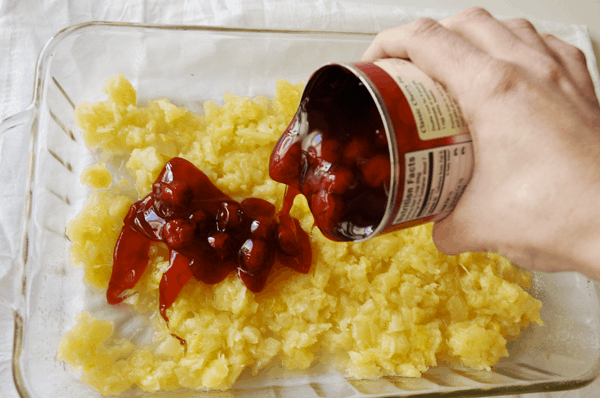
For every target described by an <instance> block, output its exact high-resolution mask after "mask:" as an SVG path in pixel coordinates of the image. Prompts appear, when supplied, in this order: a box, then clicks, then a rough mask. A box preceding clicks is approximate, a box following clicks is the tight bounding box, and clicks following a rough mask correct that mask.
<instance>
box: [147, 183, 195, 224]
mask: <svg viewBox="0 0 600 398" xmlns="http://www.w3.org/2000/svg"><path fill="white" fill-rule="evenodd" d="M152 188H153V189H152V190H153V192H158V193H154V195H155V197H154V210H155V211H156V213H157V214H158V215H159V216H160V217H162V218H165V219H171V218H180V217H182V216H183V215H185V214H186V213H187V209H188V208H189V206H190V204H191V202H192V197H193V192H192V188H191V187H190V186H189V185H188V183H186V182H185V181H172V182H170V183H168V184H164V183H154V184H153V186H152Z"/></svg>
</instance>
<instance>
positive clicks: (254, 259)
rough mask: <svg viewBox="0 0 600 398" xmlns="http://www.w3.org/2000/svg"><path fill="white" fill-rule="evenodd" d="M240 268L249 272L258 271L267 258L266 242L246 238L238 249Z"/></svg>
mask: <svg viewBox="0 0 600 398" xmlns="http://www.w3.org/2000/svg"><path fill="white" fill-rule="evenodd" d="M239 257H240V263H241V266H242V269H243V270H244V271H246V272H247V273H250V274H255V273H257V272H259V271H260V270H261V269H262V268H263V267H264V266H265V265H266V264H267V261H268V259H269V255H268V248H267V243H266V242H265V241H264V240H262V239H248V240H246V241H245V242H244V244H243V245H242V248H241V249H240V251H239Z"/></svg>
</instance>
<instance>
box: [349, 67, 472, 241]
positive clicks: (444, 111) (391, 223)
mask: <svg viewBox="0 0 600 398" xmlns="http://www.w3.org/2000/svg"><path fill="white" fill-rule="evenodd" d="M348 67H349V68H351V69H353V70H355V71H356V73H357V75H358V76H360V77H361V78H362V79H363V81H364V82H365V84H366V85H368V86H369V87H370V89H371V92H372V95H373V98H374V100H375V102H376V103H377V104H378V108H379V110H380V114H381V117H382V119H384V120H385V121H386V126H387V133H388V135H389V136H390V138H391V141H390V142H392V143H393V145H392V148H390V158H391V159H392V165H393V168H394V180H395V181H394V182H395V183H393V184H392V189H391V192H390V201H389V202H388V207H387V209H386V214H385V216H384V218H383V220H382V223H381V225H380V226H379V227H378V228H377V233H381V232H390V231H393V230H396V229H401V228H407V227H411V226H413V225H418V224H423V223H426V222H431V221H436V220H440V219H442V218H444V217H445V216H447V215H448V214H449V213H450V212H451V211H452V209H454V207H455V205H456V203H457V201H458V199H459V198H460V196H461V194H462V193H463V191H464V190H465V188H466V185H467V183H468V182H469V180H470V178H471V174H472V171H473V148H472V142H471V135H470V134H469V130H468V127H467V124H466V122H465V119H464V116H463V113H462V110H461V109H460V107H459V105H458V102H457V101H456V100H455V99H454V98H452V97H451V96H450V94H448V92H447V91H446V90H445V88H444V87H443V86H442V85H441V84H440V83H438V82H436V81H434V80H433V79H432V78H430V77H429V76H427V74H425V73H424V72H423V71H421V70H420V69H419V68H417V67H416V66H415V65H414V64H412V63H411V62H409V61H406V60H402V59H394V58H390V59H382V60H379V61H376V62H374V63H372V64H362V63H357V64H353V65H350V66H348Z"/></svg>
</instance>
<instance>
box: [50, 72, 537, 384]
mask: <svg viewBox="0 0 600 398" xmlns="http://www.w3.org/2000/svg"><path fill="white" fill-rule="evenodd" d="M301 90H302V85H301V84H299V85H292V84H290V83H288V82H285V81H279V82H278V83H277V87H276V96H275V98H274V99H268V98H266V97H257V98H254V99H249V98H242V97H236V96H233V95H231V94H226V95H225V104H224V105H223V106H217V105H216V104H215V103H213V102H211V101H208V102H206V103H205V104H204V115H202V116H200V115H196V114H193V113H192V112H190V111H188V110H187V109H185V108H183V107H178V106H176V105H174V104H172V103H170V102H169V101H167V100H165V99H159V100H153V101H149V102H148V103H147V104H146V105H144V106H137V105H136V93H135V91H134V89H133V87H132V86H131V84H130V83H129V82H128V81H127V80H126V79H125V78H124V77H123V76H122V75H117V76H116V77H113V78H111V79H110V80H109V81H108V83H107V85H106V87H105V93H106V94H107V96H108V100H107V101H105V102H100V103H96V104H89V103H88V104H82V105H79V106H78V107H77V108H76V111H75V116H76V121H77V124H78V126H79V127H80V128H81V129H82V131H83V136H84V139H85V141H86V143H87V145H88V146H89V147H90V148H93V149H99V150H100V151H99V153H100V154H101V158H102V159H101V161H102V162H110V161H111V159H112V157H113V156H121V158H122V156H127V157H128V158H127V159H128V160H127V161H126V163H125V165H126V168H127V170H128V171H129V172H130V175H131V179H132V186H133V187H135V189H136V190H137V193H138V195H139V197H143V196H145V195H146V194H148V193H149V192H150V190H151V185H152V182H153V181H154V180H155V179H156V177H157V175H158V173H159V172H160V170H161V168H162V167H163V166H164V164H165V163H166V162H167V161H168V160H169V159H170V158H172V157H174V156H180V157H183V158H185V159H188V160H189V161H191V162H192V163H193V164H195V165H196V166H197V167H198V168H200V169H201V170H203V171H204V172H205V173H206V174H207V175H208V176H209V178H211V180H212V181H213V183H214V184H215V185H216V186H217V187H218V188H220V189H221V190H223V191H224V192H225V193H227V194H229V195H230V196H233V197H235V196H238V197H243V196H254V197H259V198H263V199H266V200H268V201H271V202H272V203H274V204H275V205H276V206H278V207H280V206H281V204H282V203H281V202H282V197H283V193H284V190H285V187H284V186H283V185H282V184H279V183H275V182H274V181H272V180H271V179H270V178H269V176H268V169H267V168H268V163H269V161H268V160H269V156H270V152H271V149H272V147H273V146H274V144H275V142H276V140H277V139H278V137H279V136H280V135H281V134H282V132H283V131H284V129H285V128H286V127H287V124H288V123H289V121H290V120H291V118H292V116H293V115H294V113H295V111H296V108H297V105H298V101H299V98H300V94H301ZM106 173H107V172H106V169H105V167H104V165H103V164H99V165H98V166H93V167H92V168H91V169H88V170H86V172H85V173H84V176H82V180H83V181H84V182H85V183H87V184H88V185H90V187H91V188H93V189H92V194H91V198H90V200H89V202H88V203H87V205H86V207H85V208H84V209H83V210H82V212H81V213H80V214H79V216H78V217H77V218H76V219H75V220H73V221H72V222H71V223H70V224H69V227H68V229H67V234H68V236H69V238H70V239H71V241H72V246H71V261H72V262H73V263H74V264H76V265H78V266H81V267H83V268H84V269H85V282H86V283H88V284H90V285H93V286H95V287H98V288H101V289H106V287H107V285H108V281H109V279H110V272H111V266H112V252H113V248H114V245H115V242H116V239H117V237H118V235H119V231H120V228H121V226H122V225H123V217H124V216H125V214H126V213H127V211H128V208H129V206H130V205H131V204H132V203H133V201H134V199H135V200H137V198H129V197H126V196H124V195H122V194H121V189H120V188H121V186H122V185H119V184H122V182H121V183H119V184H114V183H113V184H112V186H111V187H108V185H109V184H110V181H111V179H110V178H109V176H107V174H106ZM292 215H293V216H295V217H297V218H298V219H299V220H300V221H301V224H302V226H303V227H304V228H305V229H306V230H307V231H310V232H311V237H312V246H313V253H314V262H313V266H312V269H311V271H310V273H309V274H308V275H301V274H298V273H295V272H292V271H290V270H287V269H285V268H284V267H283V266H281V265H276V266H275V268H274V271H272V273H273V275H272V278H271V279H272V280H270V284H269V285H268V288H267V289H266V290H265V291H264V292H262V293H259V294H254V293H252V292H250V291H249V290H247V289H246V287H245V286H244V284H243V283H242V282H241V281H240V280H239V279H238V277H237V276H236V275H235V274H231V275H229V277H227V278H226V279H225V280H224V281H223V282H221V283H219V284H216V285H212V286H209V285H205V284H202V283H200V282H196V281H191V282H190V283H188V285H186V286H185V287H184V289H183V291H182V292H181V294H180V295H179V297H178V299H177V300H176V301H175V303H174V304H173V306H172V307H171V308H170V309H169V310H168V311H167V316H168V317H169V320H170V322H169V325H168V326H167V324H166V323H165V322H164V321H163V319H162V318H161V317H160V316H157V313H158V285H159V282H160V278H161V275H162V272H164V270H165V269H166V268H167V266H168V252H167V250H166V248H165V247H164V246H161V245H159V244H157V245H156V246H154V247H153V248H152V249H151V258H152V260H151V264H150V265H149V267H148V269H147V271H146V272H145V273H144V275H143V276H142V278H141V280H140V281H139V282H138V284H137V285H136V289H135V290H136V292H137V294H135V295H134V296H132V297H131V298H129V299H127V300H126V302H127V305H129V306H131V307H132V308H131V310H132V312H133V311H137V312H140V313H149V314H154V316H151V317H150V318H149V319H150V320H151V322H152V323H153V327H154V328H155V329H156V332H155V337H154V339H155V341H156V342H157V345H154V346H153V347H146V346H136V345H134V344H132V343H131V342H129V341H127V340H122V339H121V337H120V336H117V335H115V333H114V330H113V328H114V327H113V325H112V323H111V322H110V321H103V320H98V319H95V318H92V317H91V315H90V314H89V313H87V312H82V313H81V314H79V316H78V317H77V324H76V326H75V327H74V328H73V329H72V330H70V331H69V332H67V333H66V334H65V335H64V337H63V339H62V342H61V344H60V346H59V348H58V354H59V356H58V357H59V359H60V360H62V361H65V362H66V363H68V364H69V365H70V366H71V367H73V368H74V369H76V370H81V371H82V378H81V380H82V382H84V383H87V384H89V385H90V386H92V387H93V388H94V389H96V390H98V391H100V392H101V393H102V394H105V395H110V394H119V393H121V392H122V391H124V390H126V389H129V388H131V387H133V386H137V387H138V388H139V389H141V390H143V391H157V390H173V389H178V388H181V387H185V388H191V389H221V390H222V389H228V388H230V387H231V386H232V385H233V383H234V382H235V381H236V379H237V378H238V376H239V375H240V373H241V372H242V371H243V370H244V369H246V368H248V369H250V370H251V371H252V373H253V374H256V373H257V372H258V371H260V370H261V369H263V368H265V367H267V366H268V365H269V364H273V363H275V362H276V361H277V362H279V363H281V364H283V366H285V367H286V368H290V369H295V368H296V369H298V368H299V369H306V368H308V367H309V366H310V365H311V364H312V363H313V362H314V361H315V360H318V358H319V355H321V353H323V352H326V353H329V354H333V355H336V357H337V358H338V359H339V361H338V366H340V367H341V368H343V369H345V372H346V375H347V376H348V377H355V378H376V377H381V376H386V375H401V376H409V377H419V376H420V375H421V373H422V372H424V371H426V370H427V369H428V368H429V367H431V366H435V365H436V364H437V363H438V360H439V359H440V358H444V359H445V360H450V361H456V362H457V363H462V364H463V365H465V366H470V367H473V368H476V369H490V367H491V366H493V365H494V364H496V363H497V362H498V360H499V359H500V358H501V357H502V356H506V355H507V350H506V343H507V340H512V339H515V338H517V337H518V335H519V334H520V333H521V330H523V329H525V328H526V327H527V326H528V325H529V324H530V323H531V322H535V323H538V324H540V325H541V324H542V321H541V319H540V315H539V310H540V308H541V305H542V304H541V303H540V302H539V301H538V300H536V299H534V298H533V297H531V296H530V295H529V294H528V293H527V292H526V290H525V289H526V288H527V287H528V285H529V280H530V277H529V276H528V275H527V274H526V273H525V272H524V271H522V270H519V269H517V268H516V267H515V266H513V265H512V264H511V263H510V262H508V261H507V260H506V259H504V258H502V257H500V256H499V255H497V254H493V253H478V254H474V253H465V254H462V255H458V256H453V257H448V256H445V255H442V254H441V253H440V252H438V250H437V249H436V248H435V246H434V245H433V243H432V241H431V225H425V226H419V227H415V228H411V229H407V230H404V231H398V232H395V233H392V234H386V235H382V236H380V237H377V238H374V239H371V240H369V241H366V242H363V243H334V242H331V241H328V240H327V239H325V238H324V237H323V235H322V234H321V233H320V232H319V230H318V229H316V228H312V226H313V218H312V215H311V213H310V211H309V208H308V205H307V203H306V200H305V199H304V197H300V196H299V197H297V198H296V200H295V202H294V209H293V211H292ZM174 336H178V337H180V338H182V339H184V340H185V342H186V344H185V346H184V345H182V344H180V341H179V340H178V339H177V338H175V337H174Z"/></svg>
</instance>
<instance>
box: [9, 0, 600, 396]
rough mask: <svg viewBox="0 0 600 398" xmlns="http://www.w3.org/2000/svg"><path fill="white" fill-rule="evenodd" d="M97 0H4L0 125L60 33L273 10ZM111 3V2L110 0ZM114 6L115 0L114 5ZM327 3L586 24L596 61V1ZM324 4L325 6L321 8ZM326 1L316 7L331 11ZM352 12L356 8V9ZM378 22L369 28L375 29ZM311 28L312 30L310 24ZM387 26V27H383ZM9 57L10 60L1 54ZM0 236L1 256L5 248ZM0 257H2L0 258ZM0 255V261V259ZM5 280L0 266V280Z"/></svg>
mask: <svg viewBox="0 0 600 398" xmlns="http://www.w3.org/2000/svg"><path fill="white" fill-rule="evenodd" d="M103 3H104V2H97V1H94V0H77V1H65V0H18V1H17V0H4V1H0V48H2V51H3V56H1V57H0V120H2V119H4V118H6V117H8V116H10V115H12V114H15V113H17V112H19V111H21V110H23V109H25V108H26V107H27V106H28V105H29V103H30V101H31V94H32V89H33V87H32V86H33V77H34V71H35V61H36V58H37V54H38V53H39V51H40V50H41V48H42V46H43V45H44V43H45V42H46V41H47V40H48V39H49V38H50V37H51V36H52V35H53V34H54V33H56V32H57V31H59V30H60V29H62V28H64V27H66V26H68V25H71V24H74V23H81V22H86V21H91V20H107V21H128V22H146V23H158V22H161V23H171V24H219V22H220V21H223V20H225V21H227V16H226V14H227V11H228V7H230V8H231V7H234V8H236V7H240V6H242V5H243V6H244V7H246V8H244V9H247V7H248V6H249V5H250V7H259V8H260V7H265V5H267V6H273V5H274V4H275V3H274V2H273V1H267V0H255V1H254V0H247V1H244V0H229V1H220V0H200V1H198V2H197V3H198V4H191V3H192V2H181V4H180V5H179V6H178V5H174V4H175V2H158V1H154V0H146V1H143V0H137V1H134V0H132V1H123V2H122V4H119V5H118V6H112V5H106V4H103ZM107 3H109V2H107ZM111 3H112V2H111ZM331 3H333V4H336V5H340V4H346V5H348V4H350V5H352V6H353V7H354V6H357V5H360V6H361V7H363V6H364V7H377V6H389V7H419V8H431V9H441V10H451V11H460V10H461V9H464V8H466V7H469V6H474V5H476V6H481V7H484V8H486V9H488V10H489V11H490V12H491V13H492V14H494V15H497V16H501V17H502V16H506V17H525V18H530V19H536V20H546V21H555V22H563V23H572V24H580V25H587V26H588V28H589V32H590V36H591V39H592V47H593V52H594V53H595V56H596V58H597V59H599V58H600V2H598V1H597V0H576V1H573V0H572V1H565V0H495V1H493V0H485V1H467V0H452V1H448V0H419V1H417V0H344V1H335V2H334V1H331ZM282 4H283V5H284V6H285V5H286V4H287V6H289V7H295V6H297V5H298V3H296V1H295V0H282V1H280V2H278V3H277V6H278V7H279V6H281V5H282ZM324 4H325V6H324ZM327 4H328V3H327V2H324V3H323V2H322V4H320V5H315V7H325V8H328V6H327ZM354 8H356V7H354ZM376 25H377V24H376V23H375V24H374V25H372V26H376ZM313 27H314V26H313ZM386 27H387V26H386ZM8 52H10V53H11V55H13V56H12V57H7V56H5V54H6V53H8ZM2 239H3V237H2V236H0V250H2V247H3V246H2V242H1V240H2ZM0 254H3V253H0ZM0 257H1V255H0ZM2 276H3V274H2V269H1V268H0V279H1V277H2ZM12 340H13V315H12V312H11V311H10V310H9V309H7V308H6V307H4V306H2V305H0V396H2V397H4V398H16V397H18V394H17V392H16V390H15V388H14V383H13V380H12V372H11V363H10V357H11V355H12ZM527 397H531V398H558V397H575V398H577V397H579V398H591V397H600V379H599V380H597V381H596V382H595V383H593V384H592V385H590V386H588V387H586V388H583V389H580V390H576V391H567V392H562V393H552V394H532V395H527Z"/></svg>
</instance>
